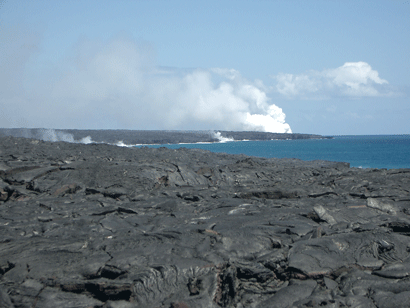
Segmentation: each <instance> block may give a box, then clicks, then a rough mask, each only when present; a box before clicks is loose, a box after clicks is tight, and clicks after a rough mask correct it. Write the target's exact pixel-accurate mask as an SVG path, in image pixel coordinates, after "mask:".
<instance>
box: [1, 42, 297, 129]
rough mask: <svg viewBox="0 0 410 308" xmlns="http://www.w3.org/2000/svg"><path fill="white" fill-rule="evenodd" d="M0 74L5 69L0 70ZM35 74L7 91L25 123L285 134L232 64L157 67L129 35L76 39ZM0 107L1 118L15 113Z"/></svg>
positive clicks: (258, 91)
mask: <svg viewBox="0 0 410 308" xmlns="http://www.w3.org/2000/svg"><path fill="white" fill-rule="evenodd" d="M12 57H13V55H12V54H10V55H9V58H10V59H11V58H12ZM14 60H16V59H14ZM17 60H18V59H17ZM6 68H7V67H6ZM7 74H12V71H11V69H7V70H6V71H3V72H0V75H1V76H3V77H4V78H5V77H6V76H7ZM34 75H35V74H34ZM35 77H36V78H34V79H29V80H26V84H25V85H20V84H19V85H17V86H16V90H15V91H14V92H13V95H12V96H13V97H14V96H16V97H19V98H20V99H19V100H17V99H16V98H15V97H14V98H13V101H14V102H18V106H16V107H18V108H19V109H20V112H19V116H23V117H24V118H25V119H28V121H29V124H28V126H29V127H46V128H96V129H103V128H128V129H223V130H262V131H270V132H289V133H290V132H291V129H290V127H289V125H288V124H287V123H286V122H285V114H284V113H283V111H282V109H281V108H279V107H277V106H276V105H274V104H272V103H271V102H270V99H269V98H268V96H267V94H266V92H265V89H266V87H265V86H264V85H263V83H262V82H261V81H255V82H251V81H248V80H246V79H245V78H244V77H242V76H241V74H240V73H239V72H238V71H236V70H233V69H221V68H213V69H195V70H178V69H167V68H161V67H158V66H156V65H155V61H154V57H153V49H152V47H151V46H150V45H149V44H147V43H144V42H135V41H133V40H131V39H128V38H123V37H119V38H115V39H112V40H111V41H109V42H106V43H103V42H92V41H86V40H83V41H81V42H79V43H78V45H77V46H75V52H74V55H72V56H71V57H69V58H68V59H64V61H62V62H61V63H60V64H59V65H58V69H56V70H54V71H53V72H52V73H51V72H49V75H48V76H47V75H46V74H44V71H42V72H37V75H36V76H35ZM13 85H16V84H13ZM1 91H2V85H0V92H1ZM10 102H11V98H10V99H8V100H7V99H3V100H1V101H0V104H1V105H4V106H6V105H7V104H9V103H10ZM4 106H0V107H4ZM2 109H3V110H4V111H5V112H4V113H2V114H0V121H1V120H3V118H4V119H9V118H13V117H15V116H16V115H15V114H13V110H12V109H10V108H2Z"/></svg>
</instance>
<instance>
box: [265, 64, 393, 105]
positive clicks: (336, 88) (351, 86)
mask: <svg viewBox="0 0 410 308" xmlns="http://www.w3.org/2000/svg"><path fill="white" fill-rule="evenodd" d="M273 78H274V79H275V80H276V81H277V84H276V91H277V92H279V93H280V94H282V95H284V96H286V97H288V98H297V97H302V98H318V99H320V98H330V97H335V96H347V97H368V96H371V97H376V96H387V95H391V94H392V93H391V92H390V91H389V89H388V88H387V85H388V82H387V80H384V79H381V78H380V77H379V73H378V72H377V71H376V70H373V69H372V67H371V66H370V65H369V64H368V63H366V62H346V63H345V64H344V65H342V66H340V67H338V68H335V69H327V70H323V71H315V70H312V71H309V72H307V73H304V74H299V75H293V74H283V73H281V74H278V75H276V76H273Z"/></svg>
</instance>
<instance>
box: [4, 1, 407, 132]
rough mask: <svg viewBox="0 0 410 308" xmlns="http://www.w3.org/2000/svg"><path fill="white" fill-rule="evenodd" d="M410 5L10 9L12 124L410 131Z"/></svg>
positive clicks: (8, 105) (8, 107) (7, 43)
mask: <svg viewBox="0 0 410 308" xmlns="http://www.w3.org/2000/svg"><path fill="white" fill-rule="evenodd" d="M409 38H410V2H409V1H394V0H393V1H392V0H390V1H349V0H343V1H332V0H328V1H267V0H257V1H250V0H248V1H238V0H235V1H210V0H208V1H172V0H168V1H161V0H153V1H148V0H141V1H87V0H86V1H68V0H66V1H58V0H53V1H10V0H9V1H6V0H0V93H2V95H1V96H0V127H46V128H78V129H81V128H91V129H121V128H125V129H215V130H217V129H223V130H265V131H277V132H291V131H292V132H295V133H317V134H324V135H343V134H408V133H410V125H409V119H410V104H409V103H410V101H409V94H410V74H409V72H410V60H409V55H410V39H409Z"/></svg>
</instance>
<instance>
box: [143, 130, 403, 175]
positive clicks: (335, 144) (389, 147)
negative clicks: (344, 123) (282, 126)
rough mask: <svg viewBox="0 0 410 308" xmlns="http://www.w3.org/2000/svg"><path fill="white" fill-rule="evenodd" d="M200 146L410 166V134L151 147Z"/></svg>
mask: <svg viewBox="0 0 410 308" xmlns="http://www.w3.org/2000/svg"><path fill="white" fill-rule="evenodd" d="M163 146H165V147H168V148H172V149H177V148H181V147H185V148H199V149H204V150H209V151H212V152H224V153H228V154H246V155H251V156H259V157H266V158H271V157H277V158H284V157H286V158H299V159H301V160H317V159H321V160H330V161H341V162H348V163H350V166H351V167H359V168H387V169H396V168H410V135H371V136H333V139H310V140H270V141H233V142H225V143H202V144H198V143H196V144H165V145H150V147H163Z"/></svg>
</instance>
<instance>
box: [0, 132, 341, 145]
mask: <svg viewBox="0 0 410 308" xmlns="http://www.w3.org/2000/svg"><path fill="white" fill-rule="evenodd" d="M0 135H5V136H13V137H24V138H31V139H39V140H44V141H66V142H76V143H110V144H119V145H135V144H138V145H145V144H147V145H148V144H179V143H200V142H201V143H202V142H206V143H214V142H226V141H242V140H249V141H257V140H287V139H290V140H295V139H331V138H333V137H329V136H321V135H315V134H286V133H268V132H254V131H221V130H208V131H205V130H200V131H192V130H189V131H188V130H179V131H170V130H111V129H110V130H81V129H45V128H0Z"/></svg>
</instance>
